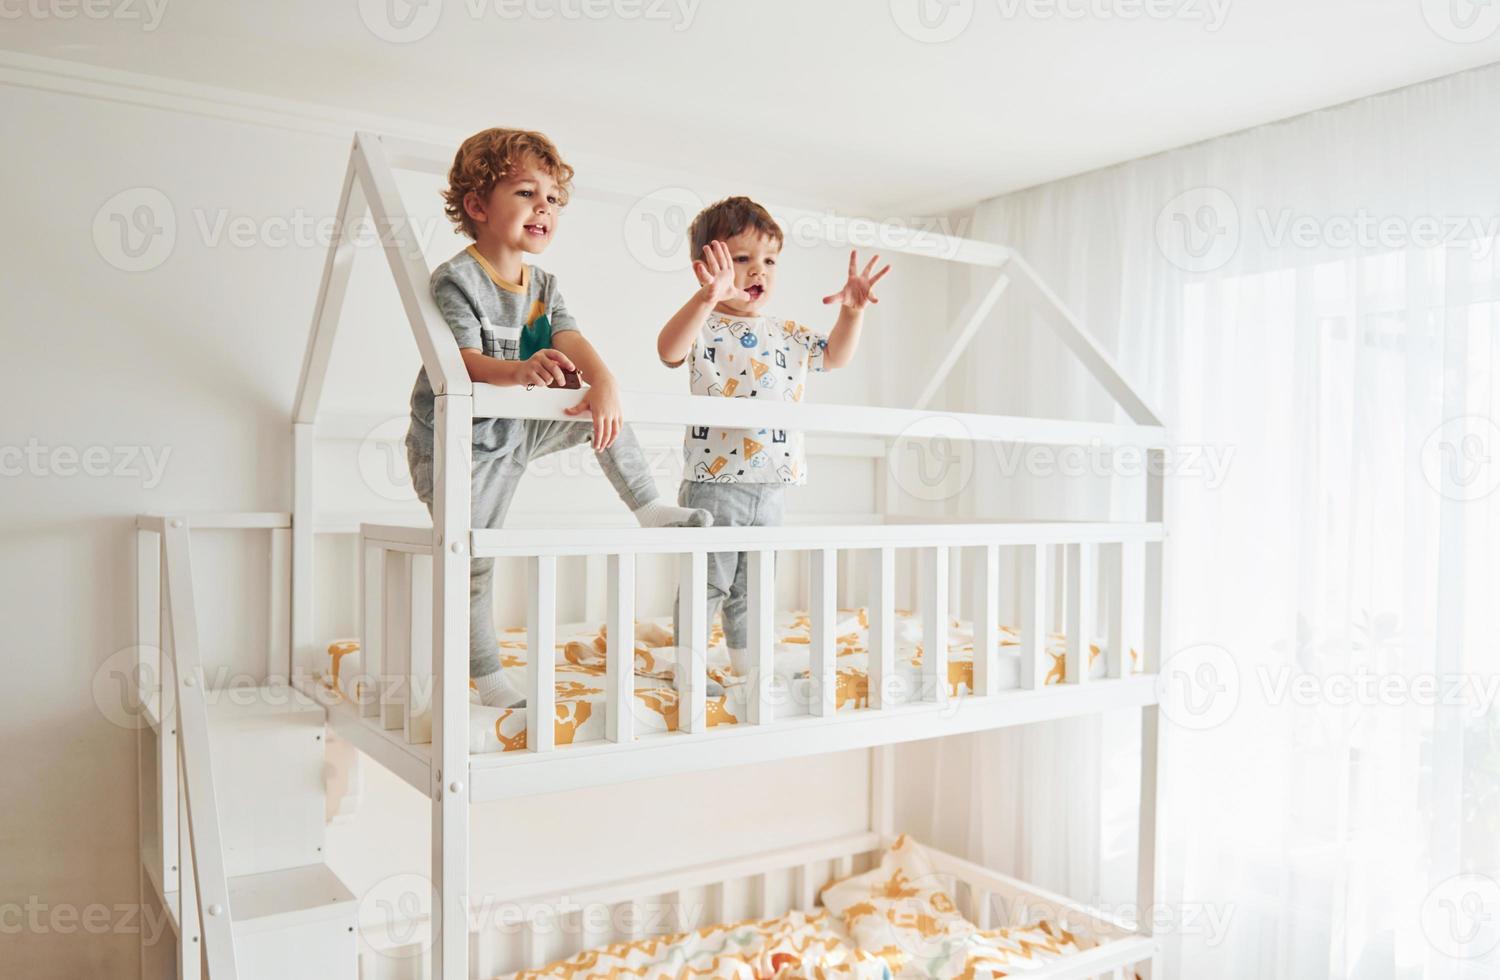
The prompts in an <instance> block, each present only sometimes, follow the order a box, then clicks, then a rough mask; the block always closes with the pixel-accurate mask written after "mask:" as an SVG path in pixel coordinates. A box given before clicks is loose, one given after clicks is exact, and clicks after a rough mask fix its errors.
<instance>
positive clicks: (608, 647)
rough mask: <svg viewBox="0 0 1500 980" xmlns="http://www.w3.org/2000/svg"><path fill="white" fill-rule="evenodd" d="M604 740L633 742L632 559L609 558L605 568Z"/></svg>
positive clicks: (633, 576)
mask: <svg viewBox="0 0 1500 980" xmlns="http://www.w3.org/2000/svg"><path fill="white" fill-rule="evenodd" d="M604 577H605V593H606V598H605V606H606V611H605V621H604V633H605V654H604V658H605V659H604V686H605V689H606V691H607V692H608V694H607V695H606V696H607V697H608V699H609V703H608V706H607V710H606V711H605V713H604V737H605V738H606V739H608V740H609V741H611V742H629V741H630V740H631V739H633V738H635V714H634V713H633V711H632V708H633V706H632V705H631V700H632V699H634V697H635V555H610V556H609V560H608V562H607V563H606V566H605V574H604Z"/></svg>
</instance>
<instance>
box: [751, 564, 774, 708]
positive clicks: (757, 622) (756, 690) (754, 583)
mask: <svg viewBox="0 0 1500 980" xmlns="http://www.w3.org/2000/svg"><path fill="white" fill-rule="evenodd" d="M749 561H750V568H749V573H748V576H747V577H748V579H749V581H748V583H747V584H748V587H749V591H750V595H749V597H748V598H749V606H750V609H749V620H750V622H749V623H748V626H749V629H748V630H747V635H746V637H745V638H746V640H748V641H749V643H750V647H749V649H748V650H747V651H746V654H747V656H748V657H749V659H750V664H751V666H750V671H751V675H750V681H751V684H752V687H751V690H750V724H752V725H769V724H770V723H771V722H772V721H774V720H775V716H776V712H775V707H774V706H773V705H772V703H771V686H772V684H773V683H774V681H775V678H776V661H775V656H776V552H774V551H751V552H749Z"/></svg>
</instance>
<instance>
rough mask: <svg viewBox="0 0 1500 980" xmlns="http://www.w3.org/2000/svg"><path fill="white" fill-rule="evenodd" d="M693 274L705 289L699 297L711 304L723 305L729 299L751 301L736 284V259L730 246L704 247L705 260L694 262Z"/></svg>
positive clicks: (716, 244)
mask: <svg viewBox="0 0 1500 980" xmlns="http://www.w3.org/2000/svg"><path fill="white" fill-rule="evenodd" d="M693 274H694V275H696V276H697V277H698V282H699V283H700V284H702V286H703V288H702V289H701V290H699V292H698V295H699V296H700V297H702V299H703V301H704V302H706V303H709V304H718V303H722V302H724V301H725V300H728V299H737V300H744V301H747V302H748V301H749V300H750V299H751V296H750V294H749V293H747V292H745V291H744V290H743V289H741V288H740V287H738V286H736V285H735V284H734V258H733V257H732V256H731V255H730V254H729V246H728V245H725V244H724V243H723V242H717V241H716V242H709V243H708V244H707V245H705V246H703V260H702V261H698V260H697V259H694V260H693Z"/></svg>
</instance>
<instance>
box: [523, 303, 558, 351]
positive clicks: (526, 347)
mask: <svg viewBox="0 0 1500 980" xmlns="http://www.w3.org/2000/svg"><path fill="white" fill-rule="evenodd" d="M551 346H552V321H551V320H549V319H547V314H545V313H543V314H542V315H541V316H539V317H537V318H536V319H535V320H532V321H531V322H530V323H528V324H526V326H524V327H522V328H521V360H523V361H524V360H526V359H527V358H528V357H530V356H531V355H533V354H535V353H536V352H537V351H539V350H546V349H547V348H548V347H551Z"/></svg>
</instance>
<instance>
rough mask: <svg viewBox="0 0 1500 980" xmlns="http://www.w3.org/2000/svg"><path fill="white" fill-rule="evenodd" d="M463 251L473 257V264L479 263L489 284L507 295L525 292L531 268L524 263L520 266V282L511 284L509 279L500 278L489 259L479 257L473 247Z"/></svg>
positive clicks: (529, 279)
mask: <svg viewBox="0 0 1500 980" xmlns="http://www.w3.org/2000/svg"><path fill="white" fill-rule="evenodd" d="M465 251H466V252H468V253H469V254H470V255H471V256H473V257H474V261H475V262H478V263H479V268H481V269H483V270H484V274H485V275H487V276H489V277H490V282H492V283H494V284H495V285H497V286H499V287H500V288H501V289H503V290H505V291H506V292H508V293H524V292H526V287H527V286H528V285H530V283H531V266H529V265H525V264H524V263H523V264H522V265H521V281H520V282H519V283H515V282H511V281H510V280H509V279H506V278H505V277H503V276H501V275H500V273H498V272H496V271H495V267H494V266H492V265H490V261H489V259H487V258H485V257H484V256H483V255H480V254H479V249H478V248H476V247H475V246H473V245H470V246H469V247H468V248H467V249H465Z"/></svg>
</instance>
